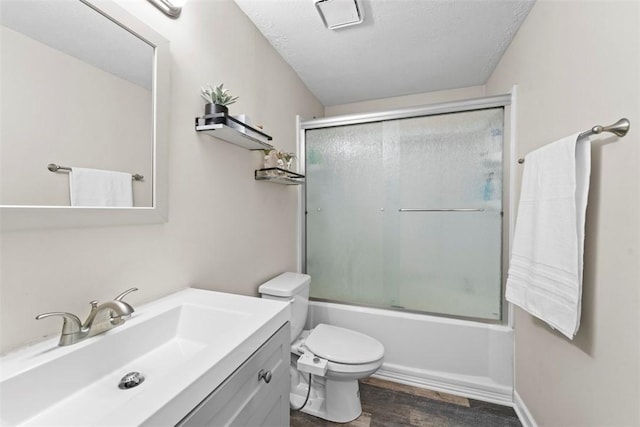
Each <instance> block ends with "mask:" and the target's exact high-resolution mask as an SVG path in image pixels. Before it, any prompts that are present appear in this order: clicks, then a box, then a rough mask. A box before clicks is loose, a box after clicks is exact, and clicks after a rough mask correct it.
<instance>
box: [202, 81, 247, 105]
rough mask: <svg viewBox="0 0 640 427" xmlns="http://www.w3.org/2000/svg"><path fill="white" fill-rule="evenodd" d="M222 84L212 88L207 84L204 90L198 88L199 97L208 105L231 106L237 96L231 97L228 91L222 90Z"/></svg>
mask: <svg viewBox="0 0 640 427" xmlns="http://www.w3.org/2000/svg"><path fill="white" fill-rule="evenodd" d="M223 85H224V83H220V84H219V85H218V86H216V87H213V86H211V85H210V84H207V87H206V88H204V87H203V88H200V96H201V97H202V99H204V100H205V101H207V102H208V103H210V104H218V105H225V106H226V105H231V104H233V103H234V102H236V100H237V99H238V97H237V96H231V94H229V90H228V89H223Z"/></svg>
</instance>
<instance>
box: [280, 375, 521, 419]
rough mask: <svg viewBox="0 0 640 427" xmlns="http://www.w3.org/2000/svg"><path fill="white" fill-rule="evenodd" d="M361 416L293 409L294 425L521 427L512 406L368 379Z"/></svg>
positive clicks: (362, 392) (364, 383)
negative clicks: (337, 417) (326, 416)
mask: <svg viewBox="0 0 640 427" xmlns="http://www.w3.org/2000/svg"><path fill="white" fill-rule="evenodd" d="M360 398H361V401H362V415H360V417H359V418H358V419H356V420H354V421H352V422H350V423H347V424H337V423H332V422H329V421H325V420H322V419H320V418H316V417H312V416H310V415H307V414H305V413H303V412H299V411H291V427H329V426H349V427H450V426H456V427H483V426H487V427H521V426H522V424H521V423H520V421H519V420H518V417H517V416H516V413H515V412H514V411H513V409H512V408H510V407H506V406H501V405H496V404H493V403H486V402H481V401H479V400H472V399H467V398H464V397H459V396H453V395H450V394H446V393H439V392H435V391H431V390H425V389H422V388H416V387H411V386H405V385H403V384H398V383H393V382H389V381H383V380H379V379H375V378H368V379H366V380H364V381H361V382H360Z"/></svg>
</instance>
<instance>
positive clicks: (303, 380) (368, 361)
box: [258, 273, 384, 423]
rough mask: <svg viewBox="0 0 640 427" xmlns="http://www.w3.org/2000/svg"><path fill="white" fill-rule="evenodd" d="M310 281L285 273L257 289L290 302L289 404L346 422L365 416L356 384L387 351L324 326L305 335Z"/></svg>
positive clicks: (264, 295) (359, 336)
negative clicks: (361, 415)
mask: <svg viewBox="0 0 640 427" xmlns="http://www.w3.org/2000/svg"><path fill="white" fill-rule="evenodd" d="M310 283H311V277H310V276H308V275H306V274H299V273H283V274H281V275H279V276H277V277H275V278H273V279H271V280H269V281H268V282H266V283H264V284H262V285H261V286H260V288H258V290H259V292H260V294H261V295H262V298H266V299H275V300H281V301H282V300H286V301H290V303H291V369H290V370H291V406H292V407H293V408H296V409H298V408H299V407H300V406H302V405H303V404H304V406H303V408H302V409H301V410H302V412H305V413H307V414H310V415H314V416H317V417H320V418H323V419H325V420H329V421H333V422H338V423H346V422H349V421H352V420H354V419H356V418H358V417H359V416H360V414H361V413H362V407H361V405H360V392H359V388H358V380H359V379H361V378H366V377H368V376H369V375H371V374H373V373H374V372H376V371H377V370H378V368H379V367H380V366H381V365H382V360H383V358H384V347H383V345H382V343H380V342H379V341H378V340H376V339H374V338H371V337H370V336H367V335H365V334H362V333H360V332H356V331H352V330H350V329H345V328H339V327H336V326H330V325H326V324H319V325H317V326H316V327H315V328H313V329H312V330H310V331H303V327H304V324H305V322H306V320H307V311H308V308H309V284H310ZM310 374H311V376H310ZM310 378H311V387H310V388H309V379H310ZM307 395H308V396H309V397H308V399H307ZM305 401H306V402H305Z"/></svg>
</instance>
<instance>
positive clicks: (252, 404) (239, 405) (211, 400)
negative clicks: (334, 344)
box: [178, 324, 290, 427]
mask: <svg viewBox="0 0 640 427" xmlns="http://www.w3.org/2000/svg"><path fill="white" fill-rule="evenodd" d="M289 334H290V332H289V325H288V324H287V325H285V326H282V327H281V328H280V329H279V330H278V332H276V333H275V335H273V336H272V337H271V338H270V339H269V340H268V341H267V342H266V343H264V344H263V345H262V346H261V347H260V349H258V351H256V352H255V353H254V354H253V355H252V356H251V357H250V358H249V359H248V360H247V361H246V362H244V363H243V364H242V366H240V367H239V368H238V369H237V370H236V371H235V372H234V373H233V374H232V375H231V376H230V377H229V378H227V380H226V381H225V382H224V383H223V384H222V385H220V386H219V387H217V388H216V389H215V390H214V391H213V392H212V393H211V394H210V395H209V396H207V398H206V399H204V400H203V401H202V402H201V403H200V404H199V405H198V406H197V407H196V408H194V409H193V411H191V412H190V413H189V415H187V416H186V417H185V418H184V419H183V420H182V421H181V422H180V423H179V424H178V425H179V426H193V427H202V426H226V425H241V426H288V425H289V351H290V350H289Z"/></svg>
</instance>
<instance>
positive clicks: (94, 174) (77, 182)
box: [69, 168, 133, 207]
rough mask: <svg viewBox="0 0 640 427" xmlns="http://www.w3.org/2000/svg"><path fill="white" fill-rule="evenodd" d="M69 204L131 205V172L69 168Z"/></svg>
mask: <svg viewBox="0 0 640 427" xmlns="http://www.w3.org/2000/svg"><path fill="white" fill-rule="evenodd" d="M69 189H70V192H71V206H102V207H132V206H133V189H132V186H131V174H130V173H125V172H113V171H105V170H99V169H86V168H71V173H70V175H69Z"/></svg>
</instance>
